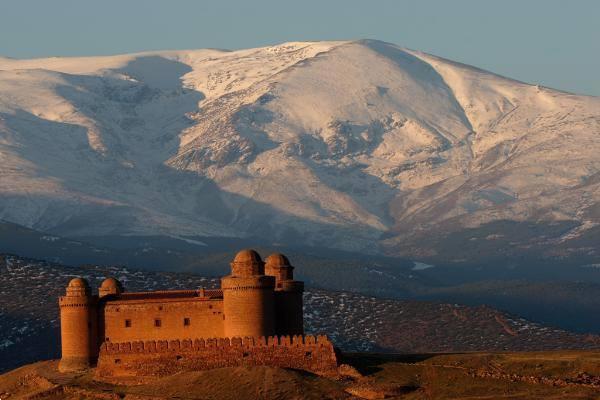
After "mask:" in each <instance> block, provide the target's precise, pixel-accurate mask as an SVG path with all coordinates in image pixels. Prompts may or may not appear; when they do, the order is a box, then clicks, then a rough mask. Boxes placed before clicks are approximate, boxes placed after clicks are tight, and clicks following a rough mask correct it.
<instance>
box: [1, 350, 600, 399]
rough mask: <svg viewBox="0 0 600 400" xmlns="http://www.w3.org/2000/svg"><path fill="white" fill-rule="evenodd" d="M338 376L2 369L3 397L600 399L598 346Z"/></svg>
mask: <svg viewBox="0 0 600 400" xmlns="http://www.w3.org/2000/svg"><path fill="white" fill-rule="evenodd" d="M343 361H344V362H345V363H347V364H344V365H343V366H342V367H340V372H341V374H340V376H339V377H338V378H325V377H321V376H317V375H313V374H310V373H307V372H303V371H296V370H288V369H281V368H272V367H235V368H220V369H214V370H209V371H199V372H185V373H179V374H176V375H173V376H169V377H165V378H162V379H153V380H151V381H135V382H133V381H132V382H123V381H121V382H110V381H99V380H96V379H95V377H94V371H93V370H92V371H89V372H87V373H81V374H61V373H59V372H58V371H57V362H56V361H44V362H38V363H35V364H31V365H27V366H25V367H21V368H19V369H16V370H13V371H11V372H8V373H6V374H4V375H0V398H1V399H2V400H8V399H11V400H12V399H15V400H16V399H44V400H58V399H64V400H75V399H78V400H83V399H111V400H112V399H115V400H116V399H125V400H159V399H181V400H192V399H203V400H218V399H223V400H225V399H227V400H229V399H231V400H234V399H298V400H299V399H473V400H475V399H477V400H483V399H513V400H516V399H547V400H551V399H598V398H600V352H595V351H552V352H523V353H459V354H429V355H427V354H423V355H403V356H401V355H392V354H375V353H348V354H346V355H344V359H343Z"/></svg>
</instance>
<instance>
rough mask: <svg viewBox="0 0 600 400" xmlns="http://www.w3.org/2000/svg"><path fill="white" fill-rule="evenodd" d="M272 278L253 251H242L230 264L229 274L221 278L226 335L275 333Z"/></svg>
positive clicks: (269, 334)
mask: <svg viewBox="0 0 600 400" xmlns="http://www.w3.org/2000/svg"><path fill="white" fill-rule="evenodd" d="M274 287H275V278H273V277H272V276H267V275H265V265H264V263H263V261H262V260H261V258H260V255H258V253H257V252H256V251H254V250H242V251H240V252H239V253H238V254H237V255H236V256H235V259H234V260H233V262H232V263H231V275H228V276H225V277H223V278H222V280H221V288H222V289H223V314H224V318H225V321H224V328H225V329H224V330H225V336H227V337H246V336H248V337H259V336H272V335H274V334H275V310H274V304H273V303H274V302H273V300H274V299H273V297H274Z"/></svg>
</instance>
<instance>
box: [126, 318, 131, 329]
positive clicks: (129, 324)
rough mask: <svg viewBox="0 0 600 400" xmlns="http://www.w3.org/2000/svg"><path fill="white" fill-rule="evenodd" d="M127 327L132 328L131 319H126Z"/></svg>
mask: <svg viewBox="0 0 600 400" xmlns="http://www.w3.org/2000/svg"><path fill="white" fill-rule="evenodd" d="M125 328H131V320H130V319H126V320H125Z"/></svg>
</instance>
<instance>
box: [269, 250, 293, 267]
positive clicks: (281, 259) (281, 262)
mask: <svg viewBox="0 0 600 400" xmlns="http://www.w3.org/2000/svg"><path fill="white" fill-rule="evenodd" d="M265 261H266V265H268V266H273V267H282V266H286V267H288V266H291V264H290V260H288V258H287V257H286V256H284V255H283V254H281V253H273V254H271V255H270V256H269V257H267V259H266V260H265Z"/></svg>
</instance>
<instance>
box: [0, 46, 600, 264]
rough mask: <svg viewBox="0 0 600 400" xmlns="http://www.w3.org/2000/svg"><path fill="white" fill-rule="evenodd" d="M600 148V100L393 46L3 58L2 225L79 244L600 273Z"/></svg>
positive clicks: (0, 97) (0, 68)
mask: <svg viewBox="0 0 600 400" xmlns="http://www.w3.org/2000/svg"><path fill="white" fill-rule="evenodd" d="M598 149H600V99H598V98H594V97H586V96H576V95H571V94H567V93H562V92H558V91H554V90H551V89H547V88H543V87H539V86H533V85H527V84H524V83H522V82H517V81H513V80H510V79H507V78H504V77H500V76H497V75H494V74H492V73H489V72H486V71H481V70H479V69H476V68H473V67H470V66H466V65H462V64H458V63H455V62H452V61H448V60H444V59H441V58H438V57H435V56H432V55H428V54H424V53H420V52H416V51H412V50H408V49H403V48H400V47H398V46H395V45H392V44H388V43H383V42H378V41H367V40H365V41H356V42H317V43H286V44H282V45H279V46H273V47H266V48H259V49H248V50H240V51H232V52H227V51H220V50H193V51H166V52H153V53H141V54H131V55H121V56H112V57H92V58H64V59H62V58H51V59H39V60H12V59H0V218H1V219H5V220H7V221H11V222H15V223H19V224H22V225H25V226H28V227H33V228H36V229H39V230H43V231H49V232H53V233H56V234H60V235H66V236H94V235H95V236H103V235H150V234H152V235H167V236H181V235H188V236H200V237H201V236H205V237H208V236H221V237H248V236H252V237H261V238H263V239H264V240H266V241H268V242H271V243H288V244H289V243H302V244H304V245H312V246H320V247H330V248H338V249H345V250H354V251H367V252H372V253H385V254H390V255H402V256H411V257H419V258H421V259H424V260H433V261H436V262H442V261H444V262H447V261H457V262H460V261H464V260H468V261H477V260H478V259H480V258H481V257H483V255H482V254H483V253H485V254H486V256H487V255H489V257H492V258H494V259H495V260H498V262H505V261H502V260H503V259H504V258H506V257H508V256H510V257H513V256H514V257H516V258H518V257H519V256H521V257H523V254H525V256H527V257H532V258H538V259H544V258H545V257H546V258H551V259H552V260H557V259H559V260H560V259H564V258H569V257H571V258H573V257H574V258H576V259H577V260H578V261H577V262H580V263H590V264H593V263H596V262H598V261H600V260H599V259H600V255H598V254H596V252H595V250H594V249H593V248H590V246H588V245H586V240H594V238H596V237H597V236H598V233H599V232H600V231H599V229H600V228H598V226H597V225H598V222H599V219H600V211H599V210H600V208H599V207H600V206H599V205H598V204H599V200H600V191H599V183H600V180H599V179H598V176H600V175H599V172H598V171H599V166H600V159H598V157H597V156H596V154H597V152H598ZM517 237H518V243H517V242H516V241H514V238H517ZM467 240H468V243H469V244H470V246H456V245H455V242H456V241H459V243H464V241H467ZM490 247H491V248H493V249H494V250H493V251H490V252H488V250H487V249H488V248H490ZM488 253H489V254H488ZM557 256H558V257H557Z"/></svg>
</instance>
